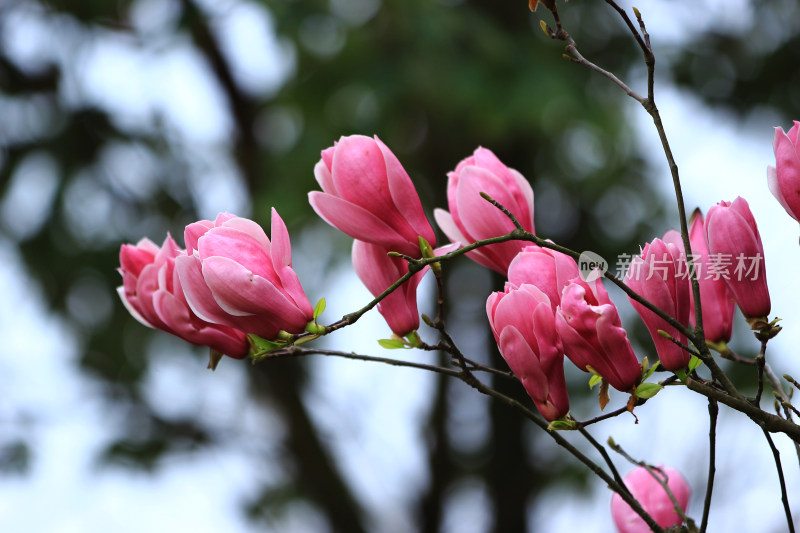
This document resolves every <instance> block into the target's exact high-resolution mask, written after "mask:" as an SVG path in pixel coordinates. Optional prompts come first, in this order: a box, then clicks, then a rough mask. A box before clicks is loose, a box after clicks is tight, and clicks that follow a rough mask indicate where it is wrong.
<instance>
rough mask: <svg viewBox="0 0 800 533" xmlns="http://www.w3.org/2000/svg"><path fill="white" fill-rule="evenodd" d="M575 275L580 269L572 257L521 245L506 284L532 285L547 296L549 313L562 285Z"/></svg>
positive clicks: (534, 246) (555, 302)
mask: <svg viewBox="0 0 800 533" xmlns="http://www.w3.org/2000/svg"><path fill="white" fill-rule="evenodd" d="M578 276H580V270H579V269H578V264H577V263H576V262H575V260H574V259H573V258H571V257H570V256H568V255H565V254H562V253H561V252H557V251H555V250H551V249H549V248H540V247H539V246H536V245H531V246H526V247H525V248H523V249H522V251H521V252H519V253H518V254H517V255H516V257H514V259H513V260H512V261H511V264H510V265H509V267H508V281H509V283H511V284H513V285H517V286H520V285H522V284H524V283H530V284H531V285H535V286H536V287H537V288H538V289H539V290H541V291H542V292H544V293H545V294H546V295H547V297H548V298H549V299H550V305H551V306H552V308H553V312H555V310H556V308H557V307H558V305H559V304H560V303H561V292H562V291H563V290H564V287H566V286H567V285H568V284H569V282H570V280H572V279H573V278H577V277H578Z"/></svg>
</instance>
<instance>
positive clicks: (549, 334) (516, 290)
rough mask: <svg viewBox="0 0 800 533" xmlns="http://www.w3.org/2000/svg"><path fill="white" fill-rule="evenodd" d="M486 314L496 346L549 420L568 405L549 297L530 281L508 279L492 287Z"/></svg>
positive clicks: (561, 356) (561, 357)
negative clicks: (495, 288)
mask: <svg viewBox="0 0 800 533" xmlns="http://www.w3.org/2000/svg"><path fill="white" fill-rule="evenodd" d="M486 314H487V315H488V317H489V324H490V325H491V327H492V333H493V334H494V338H495V341H497V346H498V347H499V348H500V353H501V354H502V355H503V359H505V360H506V363H508V366H509V368H510V369H511V371H512V372H514V375H515V376H517V378H518V379H519V380H520V381H521V382H522V386H523V387H525V391H526V392H527V393H528V396H530V397H531V399H532V400H533V403H534V404H535V405H536V408H537V409H538V410H539V412H540V413H541V414H542V416H543V417H545V418H546V419H547V420H549V421H553V420H556V419H558V418H561V417H563V416H564V415H566V414H567V412H568V411H569V397H568V396H567V386H566V382H565V379H564V351H563V349H562V345H561V340H560V339H559V337H558V333H556V328H555V318H554V316H553V309H552V308H551V306H550V300H549V299H548V298H547V295H545V293H544V292H542V291H541V290H539V289H538V288H536V287H535V286H533V285H530V284H523V285H520V286H516V285H513V284H512V283H506V287H505V291H504V292H495V293H492V294H491V295H490V296H489V298H488V300H487V301H486Z"/></svg>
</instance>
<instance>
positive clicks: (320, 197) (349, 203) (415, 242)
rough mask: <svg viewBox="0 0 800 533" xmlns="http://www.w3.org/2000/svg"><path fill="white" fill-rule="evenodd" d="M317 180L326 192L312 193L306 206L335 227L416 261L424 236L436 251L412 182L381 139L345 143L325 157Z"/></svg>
mask: <svg viewBox="0 0 800 533" xmlns="http://www.w3.org/2000/svg"><path fill="white" fill-rule="evenodd" d="M314 176H315V177H316V178H317V182H319V185H320V187H322V192H320V191H312V192H310V193H309V194H308V201H309V202H310V203H311V207H313V208H314V211H316V212H317V214H318V215H319V216H320V217H322V219H323V220H325V222H327V223H328V224H330V225H331V226H333V227H335V228H338V229H339V230H341V231H343V232H344V233H346V234H348V235H350V236H351V237H353V238H355V239H358V240H360V241H364V242H369V243H372V244H375V245H378V246H381V247H383V248H386V249H388V250H391V251H395V252H400V253H403V254H406V255H408V256H411V257H415V258H419V257H420V249H419V237H420V236H421V237H423V238H424V239H425V240H426V241H428V243H429V244H430V245H431V246H435V245H436V235H435V234H434V232H433V228H431V225H430V223H429V222H428V219H427V218H425V213H424V211H423V210H422V203H421V202H420V199H419V195H418V194H417V190H416V189H415V188H414V184H413V183H412V182H411V178H409V177H408V174H407V173H406V171H405V169H403V166H402V165H401V164H400V161H398V159H397V157H395V155H394V154H393V153H392V152H391V150H389V148H387V147H386V145H385V144H383V143H382V142H381V140H380V139H378V137H374V138H370V137H364V136H363V135H351V136H349V137H342V138H341V139H339V141H338V142H336V143H335V144H334V145H333V146H332V147H330V148H327V149H325V150H323V151H322V159H321V160H320V161H319V162H318V163H317V164H316V166H315V167H314Z"/></svg>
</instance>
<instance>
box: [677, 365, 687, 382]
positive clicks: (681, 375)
mask: <svg viewBox="0 0 800 533" xmlns="http://www.w3.org/2000/svg"><path fill="white" fill-rule="evenodd" d="M675 375H676V376H678V377H679V378H680V380H681V381H683V382H686V370H685V369H683V368H679V369H678V370H676V371H675Z"/></svg>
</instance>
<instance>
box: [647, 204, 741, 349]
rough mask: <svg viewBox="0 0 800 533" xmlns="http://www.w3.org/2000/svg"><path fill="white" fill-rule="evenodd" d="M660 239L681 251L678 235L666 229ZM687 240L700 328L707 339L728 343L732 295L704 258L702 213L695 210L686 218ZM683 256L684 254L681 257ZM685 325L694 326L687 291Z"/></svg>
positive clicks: (705, 245) (706, 256) (707, 258)
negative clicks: (700, 309)
mask: <svg viewBox="0 0 800 533" xmlns="http://www.w3.org/2000/svg"><path fill="white" fill-rule="evenodd" d="M663 240H664V242H669V243H672V244H674V245H675V246H677V247H678V249H679V250H683V240H682V238H681V234H680V232H678V231H675V230H669V231H667V232H666V233H665V234H664V238H663ZM689 241H690V244H691V247H692V251H691V254H692V259H693V262H694V268H695V275H696V276H697V282H698V283H699V285H700V301H701V302H702V304H703V331H704V332H705V336H706V339H707V340H708V341H710V342H728V341H729V340H731V333H732V331H733V311H734V307H735V306H734V302H733V295H732V294H731V292H730V291H729V290H728V286H727V285H726V284H725V280H724V279H723V278H722V277H717V276H716V274H715V271H714V267H713V264H712V263H711V260H710V259H709V257H708V243H706V230H705V222H704V221H703V213H701V212H700V210H699V209H698V210H696V211H695V212H694V213H693V214H692V218H691V220H690V221H689ZM684 258H685V256H684ZM689 302H690V305H689V324H690V325H692V326H694V325H695V318H694V295H693V294H692V291H691V287H690V290H689Z"/></svg>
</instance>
